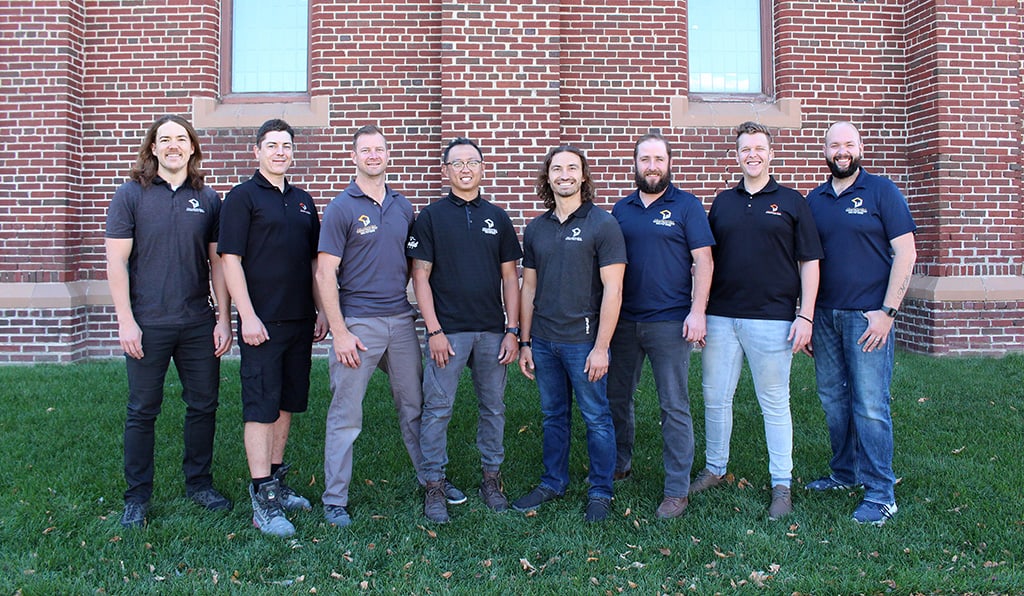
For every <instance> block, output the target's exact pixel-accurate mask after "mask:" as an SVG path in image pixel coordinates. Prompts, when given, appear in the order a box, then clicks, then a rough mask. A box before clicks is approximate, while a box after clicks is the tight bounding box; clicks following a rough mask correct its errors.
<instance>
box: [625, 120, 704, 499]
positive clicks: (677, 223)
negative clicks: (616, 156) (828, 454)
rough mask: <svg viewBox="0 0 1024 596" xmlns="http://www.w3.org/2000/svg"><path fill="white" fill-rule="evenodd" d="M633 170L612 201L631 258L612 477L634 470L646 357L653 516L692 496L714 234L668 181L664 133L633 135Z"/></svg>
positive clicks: (700, 211)
mask: <svg viewBox="0 0 1024 596" xmlns="http://www.w3.org/2000/svg"><path fill="white" fill-rule="evenodd" d="M633 173H634V178H635V179H636V186H637V190H636V191H635V192H633V193H632V194H630V195H629V196H627V197H625V198H624V199H622V200H620V201H619V202H617V203H616V204H615V207H614V208H612V215H613V216H615V219H616V220H618V222H619V226H620V227H621V228H622V234H623V236H624V237H625V240H626V251H627V254H628V256H629V265H628V266H627V267H626V277H625V282H624V287H623V296H622V312H621V313H620V315H619V322H618V324H617V325H616V328H615V335H614V336H613V337H612V344H611V351H612V356H611V366H610V368H609V370H608V402H609V404H610V405H611V412H612V420H613V421H614V424H615V446H616V462H615V478H616V479H624V478H627V477H629V475H630V474H631V473H632V463H633V462H632V458H633V437H634V431H635V424H634V416H633V394H634V393H635V392H636V387H637V384H638V383H639V382H640V373H641V371H642V370H643V363H644V357H645V356H646V357H647V358H648V359H649V360H650V362H651V370H652V372H653V373H654V382H655V386H656V387H657V391H658V402H659V404H660V406H661V434H662V461H663V464H664V466H665V486H664V498H663V500H662V502H661V504H660V505H659V506H658V509H657V511H656V512H655V514H656V515H657V517H659V518H662V519H668V518H673V517H678V516H680V515H682V514H683V513H684V512H685V511H686V506H687V503H688V501H687V493H688V490H689V486H690V468H691V466H692V465H693V421H692V419H691V417H690V396H689V389H688V383H687V380H688V378H689V371H690V347H691V344H692V343H695V342H702V341H703V340H704V327H705V323H704V306H705V305H706V304H707V299H708V287H709V286H710V284H711V270H712V260H711V245H713V244H714V243H715V241H714V238H713V237H712V235H711V230H710V229H709V228H708V218H707V215H706V214H705V213H704V206H703V205H701V202H700V199H698V198H697V197H695V196H693V195H692V194H690V193H688V192H684V191H682V190H680V189H678V188H676V186H675V185H673V184H672V149H671V147H670V145H669V142H668V140H667V139H666V138H665V137H663V136H662V135H661V134H658V133H650V134H646V135H644V136H642V137H640V138H639V139H638V140H637V142H636V144H635V145H634V146H633ZM691 271H692V277H691ZM691 293H692V300H691Z"/></svg>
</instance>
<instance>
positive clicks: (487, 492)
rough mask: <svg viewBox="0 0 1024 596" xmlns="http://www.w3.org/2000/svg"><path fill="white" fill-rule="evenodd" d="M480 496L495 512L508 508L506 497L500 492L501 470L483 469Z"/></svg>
mask: <svg viewBox="0 0 1024 596" xmlns="http://www.w3.org/2000/svg"><path fill="white" fill-rule="evenodd" d="M480 498H481V499H483V500H484V503H485V504H486V505H487V507H489V508H490V509H491V510H492V511H494V512H496V513H501V512H502V511H505V510H506V509H508V499H507V498H506V497H505V493H504V492H502V486H501V472H488V471H486V470H485V471H484V480H483V482H481V483H480Z"/></svg>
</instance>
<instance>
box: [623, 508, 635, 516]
mask: <svg viewBox="0 0 1024 596" xmlns="http://www.w3.org/2000/svg"><path fill="white" fill-rule="evenodd" d="M630 513H633V510H632V509H630V508H629V507H626V511H625V512H624V513H623V514H622V517H629V514H630Z"/></svg>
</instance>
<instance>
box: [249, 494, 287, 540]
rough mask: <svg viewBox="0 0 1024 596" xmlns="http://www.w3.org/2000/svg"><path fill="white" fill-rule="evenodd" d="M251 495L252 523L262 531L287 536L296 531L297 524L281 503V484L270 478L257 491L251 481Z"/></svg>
mask: <svg viewBox="0 0 1024 596" xmlns="http://www.w3.org/2000/svg"><path fill="white" fill-rule="evenodd" d="M249 497H250V498H251V499H252V525H254V526H256V528H257V529H259V531H260V532H263V533H264V534H270V535H271V536H279V537H281V538H286V537H288V536H291V535H292V534H294V533H295V526H293V525H292V522H290V521H288V518H287V517H286V516H285V514H284V507H283V506H282V505H281V501H280V497H281V484H280V483H279V482H278V481H277V480H270V481H268V482H264V483H263V484H261V485H260V490H259V491H255V490H253V488H252V483H251V482H250V483H249Z"/></svg>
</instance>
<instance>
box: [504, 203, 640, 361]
mask: <svg viewBox="0 0 1024 596" xmlns="http://www.w3.org/2000/svg"><path fill="white" fill-rule="evenodd" d="M625 262H626V243H625V241H623V239H622V230H621V229H619V224H618V222H616V221H615V218H613V217H612V216H611V214H609V213H608V212H607V211H604V210H602V209H600V208H598V207H595V206H594V204H593V203H591V202H587V203H583V205H581V206H580V208H579V209H577V210H576V211H575V212H574V213H573V214H572V215H570V216H569V218H568V219H566V220H565V222H564V223H559V221H558V218H557V217H555V215H554V212H553V211H548V212H547V213H545V214H543V215H540V216H539V217H537V218H536V219H534V220H533V221H531V222H530V223H529V225H527V226H526V231H525V232H524V233H523V267H526V268H529V269H535V270H536V271H537V292H536V295H535V296H534V300H533V322H532V326H531V329H530V335H531V336H532V337H539V338H541V339H544V340H547V341H551V342H558V343H593V342H594V340H595V339H596V338H597V324H598V319H599V315H600V312H601V298H602V296H603V295H604V285H603V284H602V283H601V267H606V266H608V265H615V264H617V263H625Z"/></svg>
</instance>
